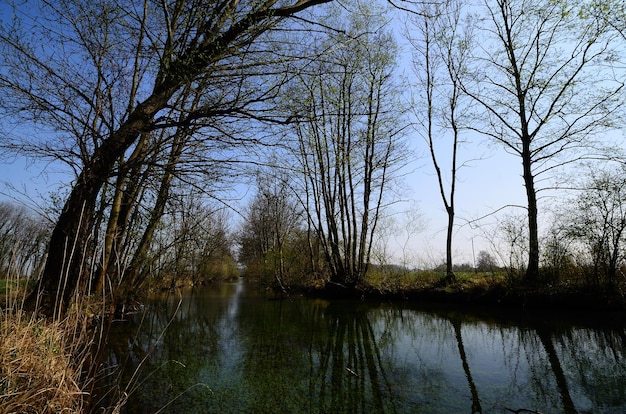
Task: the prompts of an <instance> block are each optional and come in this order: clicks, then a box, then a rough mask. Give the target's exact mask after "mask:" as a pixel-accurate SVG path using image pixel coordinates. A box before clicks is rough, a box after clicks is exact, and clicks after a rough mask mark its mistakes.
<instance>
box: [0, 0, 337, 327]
mask: <svg viewBox="0 0 626 414" xmlns="http://www.w3.org/2000/svg"><path fill="white" fill-rule="evenodd" d="M328 1H329V0H294V1H293V2H291V3H289V2H287V1H278V0H272V1H266V2H253V1H244V2H240V1H236V0H232V1H224V2H207V1H202V0H188V1H184V0H170V1H167V0H165V1H161V2H156V3H155V2H151V1H149V0H143V1H141V0H138V1H136V2H131V3H126V4H124V5H121V4H120V3H118V2H115V1H107V0H103V1H100V2H93V3H89V5H85V4H84V2H81V1H74V0H63V1H60V2H54V3H52V2H42V3H41V10H35V11H32V9H31V8H30V6H28V7H18V8H17V9H16V12H15V16H16V19H15V20H13V21H12V22H7V23H3V26H2V29H1V30H0V48H1V50H2V52H3V55H4V59H5V60H4V62H5V64H4V67H3V70H2V72H1V74H0V89H2V93H3V95H4V96H5V97H7V99H6V105H3V108H2V111H3V113H4V114H5V115H7V114H8V115H10V116H11V117H13V119H18V118H20V117H21V119H23V120H25V121H27V122H29V123H30V124H32V125H36V126H40V127H42V128H45V129H46V130H47V131H49V132H50V134H49V136H50V137H51V138H52V139H57V140H58V141H57V143H58V142H66V140H67V137H72V139H71V141H67V142H70V143H71V145H68V146H66V145H65V144H63V146H62V148H63V149H64V151H65V152H67V153H68V155H69V156H72V157H74V159H79V160H80V161H79V163H76V165H75V169H76V175H77V176H76V180H75V182H74V184H73V188H72V191H71V193H70V195H69V197H68V199H67V200H66V202H65V205H64V208H63V210H62V212H61V214H60V216H59V218H58V220H57V223H56V226H55V228H54V230H53V232H52V236H51V239H50V244H49V251H48V258H47V262H46V266H45V269H44V272H43V277H42V278H41V282H40V284H39V288H38V289H37V292H35V293H33V295H31V297H30V300H29V302H30V303H31V304H32V305H35V303H36V302H37V300H38V294H41V296H40V298H41V304H40V305H41V312H42V313H43V314H46V315H50V316H52V315H53V314H54V313H55V309H58V310H59V312H60V313H62V312H63V311H64V310H65V309H66V307H67V305H68V304H69V302H70V299H71V298H72V297H73V295H74V294H75V293H77V288H78V287H80V286H83V285H85V284H86V283H85V280H86V279H87V277H86V274H87V273H88V271H87V269H85V265H87V264H89V251H90V250H91V249H90V247H89V246H90V243H93V242H94V240H93V238H92V237H93V234H92V230H93V228H94V227H93V226H94V218H95V216H94V212H95V209H96V203H97V199H98V196H99V194H100V193H101V190H102V188H103V185H104V183H106V182H107V180H108V179H109V178H111V177H113V176H115V174H116V171H115V167H116V165H117V163H118V161H119V160H120V159H121V157H124V156H125V155H126V154H127V152H128V151H133V149H136V148H138V147H139V146H141V145H142V143H143V142H144V139H146V137H147V136H149V135H150V134H151V132H153V131H156V130H158V129H161V128H167V127H171V126H175V125H179V124H186V125H194V124H196V125H197V124H200V125H202V126H203V127H205V128H210V127H211V126H213V127H214V128H216V129H217V130H219V126H220V123H219V122H217V121H215V120H216V118H217V119H219V120H222V119H223V118H224V117H226V116H228V115H229V114H236V115H237V116H245V115H249V114H250V113H251V112H252V111H253V110H254V109H255V107H257V106H258V105H260V103H261V102H263V101H264V100H265V99H269V98H270V96H271V95H273V94H274V93H275V90H273V89H272V88H271V86H270V85H267V84H266V85H263V84H262V82H259V81H258V76H262V74H263V72H264V71H263V70H261V69H260V68H261V67H263V66H264V64H267V62H268V58H269V57H268V51H269V50H276V48H275V46H276V45H271V46H270V45H266V46H267V47H265V46H262V45H263V44H264V43H265V41H266V40H267V34H268V33H271V32H272V30H273V28H274V27H276V26H277V25H280V24H281V22H282V21H283V20H284V19H285V18H288V17H291V16H293V15H294V14H296V13H298V12H300V11H302V10H304V9H307V8H309V7H311V6H314V5H317V4H321V3H325V2H328ZM264 36H265V38H264ZM52 45H54V46H52ZM282 58H284V57H282ZM252 67H253V68H254V69H253V70H252V69H251V68H252ZM251 72H252V73H251ZM252 74H254V76H256V77H257V78H256V81H255V82H253V81H251V79H250V77H251V76H252ZM259 85H261V86H259ZM189 86H192V87H202V88H203V96H204V99H203V101H202V103H201V105H199V106H198V107H197V108H189V107H188V106H187V105H186V104H187V103H188V102H180V101H178V99H177V97H178V96H179V95H180V93H181V92H182V91H183V90H184V89H185V88H186V87H189ZM176 102H178V103H179V104H180V105H181V106H178V107H176V109H177V111H176V113H174V114H172V113H168V111H167V110H168V109H171V108H173V105H174V104H175V103H176ZM255 105H256V106H255ZM210 120H213V121H214V122H213V123H211V122H210ZM48 144H49V141H44V142H43V143H42V145H41V146H40V147H39V148H42V149H44V150H47V148H48V147H51V146H53V145H48ZM50 144H51V143H50ZM52 154H53V156H55V157H57V156H58V154H59V151H55V152H53V153H52ZM79 290H80V291H84V288H82V287H81V288H80V289H79Z"/></svg>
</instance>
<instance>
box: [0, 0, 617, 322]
mask: <svg viewBox="0 0 626 414" xmlns="http://www.w3.org/2000/svg"><path fill="white" fill-rule="evenodd" d="M401 3H402V4H399V5H395V6H396V7H392V6H391V5H390V3H385V2H380V3H372V4H370V3H365V2H358V1H348V0H346V1H330V0H293V1H292V2H289V1H277V0H272V1H266V2H254V1H244V2H240V1H222V2H206V1H202V0H169V1H168V0H162V1H153V0H143V1H134V2H129V3H125V4H119V3H117V2H116V1H111V0H99V1H97V2H92V3H90V4H89V5H87V6H86V5H84V4H83V2H81V1H75V0H63V1H59V2H54V3H49V2H28V3H26V4H24V5H14V6H10V7H9V6H7V7H6V8H5V11H6V12H7V13H12V19H6V20H3V21H2V27H1V29H0V50H1V51H2V54H3V63H2V66H1V67H0V89H1V90H2V93H3V96H4V99H3V101H2V104H1V105H0V111H1V112H2V119H3V125H2V128H3V130H4V132H5V133H4V134H3V136H2V138H1V139H0V145H1V147H2V148H3V153H4V154H7V155H10V156H15V155H20V156H27V157H32V158H34V159H39V160H47V161H54V162H56V163H64V164H65V166H66V167H67V170H68V171H71V172H72V173H73V174H74V175H73V177H72V180H71V183H70V190H69V193H68V195H67V197H66V199H65V200H64V202H63V203H62V207H61V208H60V209H59V210H58V212H57V213H58V216H57V217H55V220H56V222H55V223H54V225H53V226H52V227H51V229H50V232H49V239H48V242H47V244H45V245H44V244H42V242H41V237H42V234H46V233H45V232H44V229H43V228H42V229H39V228H37V229H36V230H33V231H34V232H35V233H33V236H32V239H31V240H29V237H31V236H28V234H30V233H28V232H24V231H23V230H24V229H26V227H24V229H21V228H18V227H15V226H12V225H11V224H10V223H13V222H14V221H15V220H18V221H20V222H22V223H34V224H33V225H34V226H36V223H37V220H35V219H33V218H26V216H23V215H22V213H20V212H19V209H17V210H14V212H13V213H10V214H13V215H12V216H10V219H7V220H6V221H5V224H4V225H2V227H0V229H3V230H4V229H7V230H6V231H5V233H6V236H3V237H5V239H3V244H2V246H3V247H2V250H0V254H1V256H0V263H1V264H2V266H3V269H0V271H1V272H3V274H4V275H9V273H10V272H11V270H10V269H11V266H8V265H7V264H9V263H18V264H19V265H18V266H17V267H16V269H17V270H14V271H13V273H17V275H15V276H20V277H21V276H28V277H33V278H37V280H38V281H39V282H38V284H37V286H36V288H35V289H33V293H32V294H31V295H30V296H29V298H28V300H27V303H28V304H29V305H30V306H31V307H33V308H34V307H38V308H39V309H40V310H41V312H42V313H43V314H45V315H48V316H54V315H59V314H63V312H65V310H66V309H67V308H68V307H69V306H70V305H71V304H72V301H74V300H76V299H77V298H82V297H86V296H90V295H93V296H97V297H100V298H102V299H103V300H104V301H105V302H106V303H107V304H109V308H110V309H111V310H113V309H114V308H115V307H117V306H119V305H121V304H124V303H127V302H128V301H130V300H133V299H135V297H136V296H137V295H138V294H139V293H140V292H141V291H142V287H145V286H146V283H147V282H150V281H155V280H160V281H163V280H166V281H167V282H166V283H163V282H161V284H165V285H168V286H175V285H177V284H178V283H179V282H180V280H182V279H184V280H186V281H187V282H189V283H202V282H203V281H208V280H212V279H214V278H216V277H219V278H229V277H233V276H235V275H237V274H238V268H237V266H238V265H239V266H243V267H244V269H245V271H246V272H247V274H248V275H249V276H254V275H256V276H261V277H262V278H265V279H266V280H271V281H272V283H276V285H277V286H278V287H280V288H282V289H286V287H287V286H288V285H289V284H294V283H311V281H314V282H315V283H318V284H324V283H328V284H331V285H333V286H343V287H347V288H352V287H355V286H357V285H358V284H359V283H361V282H363V281H364V279H365V277H366V275H367V274H368V272H371V271H372V266H373V265H376V269H375V270H376V271H381V269H388V268H389V267H384V266H382V265H384V264H386V263H382V262H381V260H380V256H381V255H380V254H377V257H378V259H379V260H378V262H377V263H374V261H373V253H374V252H373V249H375V246H376V244H377V241H378V239H379V238H380V237H381V234H382V233H383V232H384V231H386V230H387V229H386V228H385V226H387V224H386V223H387V221H386V220H387V219H388V217H389V215H391V214H392V212H393V210H392V209H391V207H392V206H393V204H394V203H396V202H398V201H400V200H402V198H403V195H402V194H401V193H400V191H399V189H400V187H399V186H398V185H399V183H400V182H401V179H402V175H403V174H404V172H403V168H404V167H405V165H406V163H407V162H408V161H410V160H411V159H412V158H414V157H415V155H412V154H411V151H410V150H409V148H410V146H409V145H408V143H409V142H410V141H409V140H410V139H413V137H421V138H423V142H424V145H425V148H427V149H426V152H427V153H428V154H429V158H430V160H431V161H432V165H433V166H434V171H435V173H436V179H437V181H438V186H439V190H440V193H441V196H442V201H443V203H442V208H444V209H445V211H446V212H447V214H448V222H447V227H448V231H447V243H446V246H445V249H446V252H447V253H446V266H445V281H446V282H447V283H450V282H453V281H454V279H455V275H454V269H455V266H454V263H453V254H452V252H453V240H452V239H453V235H454V229H455V226H457V224H456V222H455V211H456V210H455V208H456V204H455V191H456V189H457V188H458V186H459V185H465V186H479V185H480V183H470V182H462V181H459V178H458V177H459V176H462V173H463V170H462V169H463V168H464V167H466V166H467V165H471V164H476V163H479V162H480V160H478V159H474V160H472V159H471V156H468V157H469V158H468V157H465V156H464V154H465V153H464V151H466V150H468V149H471V147H472V146H477V145H479V144H480V145H482V144H483V143H484V140H485V139H488V140H490V141H491V142H493V143H495V144H496V145H499V146H500V148H502V150H504V151H507V152H508V153H510V154H513V155H515V156H517V157H518V158H519V161H520V162H519V165H515V166H512V168H517V169H519V170H520V172H521V175H522V177H523V182H524V187H525V190H526V195H527V205H526V206H525V213H524V217H523V219H522V218H521V217H517V216H508V217H505V218H504V219H502V220H501V225H500V226H499V227H498V228H497V229H496V230H495V231H496V233H488V231H487V230H484V231H483V234H482V235H481V236H483V237H485V238H486V239H488V240H489V241H490V242H491V243H492V245H493V251H491V252H483V254H482V259H484V260H483V261H484V263H488V264H489V266H490V268H493V266H491V265H492V264H493V262H495V261H496V258H497V261H498V262H499V267H502V268H504V269H505V270H507V274H509V275H510V276H511V279H512V280H523V281H525V282H532V283H537V284H539V285H541V284H548V283H554V282H555V281H558V280H560V279H567V278H573V277H574V276H580V277H579V278H580V279H581V280H584V281H585V283H590V284H595V285H599V284H605V283H607V284H609V285H612V286H615V285H617V284H620V283H622V282H624V281H623V280H622V279H623V273H622V270H621V269H622V267H623V265H624V255H625V254H626V249H625V248H624V246H623V243H624V234H623V233H624V228H626V224H625V223H626V215H625V214H624V213H625V212H624V210H623V207H622V206H623V203H624V193H623V189H622V187H623V185H622V184H623V182H624V177H625V175H624V169H623V165H624V157H623V148H622V147H621V146H620V145H619V140H616V139H615V137H616V136H617V134H619V133H620V131H621V129H622V128H623V115H624V114H623V100H624V91H623V84H624V73H623V72H624V70H623V69H624V65H623V63H624V59H623V58H624V56H623V50H624V42H625V33H626V29H625V25H626V23H625V22H626V18H625V16H626V11H625V10H624V8H623V5H621V3H620V2H614V1H606V2H604V1H589V2H583V3H580V2H575V3H574V2H569V1H565V0H562V1H541V2H536V1H532V2H531V1H524V0H516V1H513V0H485V1H484V2H479V3H477V4H473V3H472V4H470V3H469V2H464V1H461V0H448V1H445V2H438V3H430V2H418V1H416V2H401ZM398 21H401V22H402V25H403V27H404V29H405V30H404V32H405V36H404V37H401V35H400V33H399V32H398V31H397V30H394V27H397V22H398ZM403 39H404V40H406V41H408V45H407V46H408V49H409V51H410V55H411V56H410V58H409V60H410V61H411V62H412V64H413V72H411V73H404V77H403V76H402V75H403V71H404V68H406V67H407V65H406V60H407V58H406V53H405V54H402V49H401V48H400V47H399V44H400V43H403V42H404V40H403ZM405 49H406V48H405ZM403 56H404V57H405V59H404V60H403V59H402V57H403ZM401 62H402V65H400V63H401ZM616 145H617V146H616ZM468 153H469V152H468ZM424 168H426V167H424ZM566 170H567V171H569V172H571V171H575V172H576V174H577V176H578V177H582V178H580V179H579V180H578V181H577V182H575V183H574V182H572V179H571V178H570V179H568V180H566V182H567V185H566V186H563V185H562V184H561V183H560V182H559V181H558V180H557V178H561V177H562V176H560V175H558V174H561V173H562V172H563V171H566ZM557 173H558V174H557ZM250 182H253V183H254V184H253V188H254V190H253V191H252V193H253V194H252V196H251V197H250V200H249V203H248V206H247V208H245V209H244V210H243V211H239V212H237V213H234V212H233V211H232V207H233V206H234V205H236V203H237V201H238V200H237V199H236V198H237V196H236V195H235V191H234V189H235V188H237V186H240V185H242V184H244V183H250ZM557 186H558V187H559V189H560V191H561V193H559V194H560V197H561V200H567V201H566V202H563V203H560V204H559V206H554V205H553V206H551V208H552V210H551V211H558V213H557V214H555V217H557V218H558V219H559V220H556V219H554V220H551V219H549V217H548V216H547V214H544V212H543V211H542V210H541V209H542V208H544V207H546V206H544V204H542V203H541V202H540V201H541V193H542V192H543V191H548V190H551V189H554V188H555V187H557ZM565 187H568V189H569V191H565ZM4 207H5V206H4V205H3V208H4ZM6 209H7V211H10V210H11V209H12V207H10V206H9V205H6ZM239 213H240V214H241V220H239V219H236V217H237V214H239ZM540 219H541V220H540ZM237 222H241V223H242V224H240V225H237V228H235V227H234V225H233V224H232V223H237ZM6 223H9V224H6ZM524 223H525V224H524ZM551 223H553V225H551ZM543 228H545V230H544V231H543V233H542V232H541V231H540V229H541V230H543ZM12 238H15V240H18V241H19V242H20V243H26V244H27V245H28V246H27V247H25V250H19V251H17V250H16V249H14V248H13V249H11V248H8V247H4V246H11V247H15V246H18V244H17V243H15V242H9V244H6V243H4V240H13V239H12ZM35 240H36V241H35ZM11 243H12V244H11ZM44 246H45V249H44ZM44 250H46V253H45V254H43V251H44ZM11 252H14V254H15V255H17V256H11V254H12V253H11ZM479 258H480V255H479ZM235 259H236V260H235ZM485 266H487V265H485ZM474 267H476V266H474ZM457 268H458V267H457ZM403 271H404V270H403ZM9 276H10V275H9Z"/></svg>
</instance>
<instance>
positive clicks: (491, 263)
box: [476, 250, 498, 272]
mask: <svg viewBox="0 0 626 414" xmlns="http://www.w3.org/2000/svg"><path fill="white" fill-rule="evenodd" d="M496 267H498V261H497V260H496V258H495V257H494V256H493V255H492V254H491V253H489V252H488V251H486V250H481V251H479V252H478V256H477V257H476V270H478V271H480V272H492V271H493V270H494V269H495V268H496Z"/></svg>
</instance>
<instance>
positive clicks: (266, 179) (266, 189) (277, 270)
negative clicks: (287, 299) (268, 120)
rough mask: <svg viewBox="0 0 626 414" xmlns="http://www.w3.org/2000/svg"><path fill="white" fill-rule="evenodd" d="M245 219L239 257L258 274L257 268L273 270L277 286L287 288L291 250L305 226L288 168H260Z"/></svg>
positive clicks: (251, 271)
mask: <svg viewBox="0 0 626 414" xmlns="http://www.w3.org/2000/svg"><path fill="white" fill-rule="evenodd" d="M244 219H245V222H244V223H243V225H242V229H241V231H240V234H239V245H240V250H239V260H240V261H241V262H242V263H243V264H244V265H246V266H248V270H249V271H250V273H254V267H256V268H257V270H259V269H261V272H257V273H262V272H263V270H269V271H270V272H271V274H272V275H271V276H272V278H273V281H274V282H275V283H276V285H278V287H280V289H282V290H286V288H287V286H286V280H287V279H288V276H290V266H289V263H288V259H287V251H288V250H293V249H294V248H295V246H296V245H297V241H298V238H299V236H300V235H301V234H302V228H303V227H304V212H303V209H302V206H301V205H300V204H299V202H298V201H297V198H296V195H295V194H294V193H293V190H292V188H291V179H290V176H289V174H287V173H286V171H281V170H280V169H278V168H267V169H266V170H264V171H259V174H258V176H257V193H256V195H255V197H254V198H253V199H252V201H251V202H250V205H249V206H248V209H247V212H246V214H245V217H244ZM298 254H302V252H298ZM256 276H262V275H256Z"/></svg>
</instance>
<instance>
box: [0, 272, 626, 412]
mask: <svg viewBox="0 0 626 414" xmlns="http://www.w3.org/2000/svg"><path fill="white" fill-rule="evenodd" d="M244 277H245V278H246V279H247V280H248V281H249V283H253V284H256V285H257V286H259V287H261V288H265V289H268V290H273V291H274V292H275V293H276V294H277V295H278V296H279V297H285V296H290V295H306V296H314V297H320V298H326V299H337V300H340V299H356V300H382V301H388V302H397V303H400V302H401V303H407V302H413V303H424V304H445V305H450V306H467V307H469V308H471V307H479V306H480V307H482V306H489V307H492V308H493V309H498V308H501V309H502V308H508V309H512V308H516V309H518V310H519V309H521V310H531V309H532V310H538V309H554V310H557V309H558V310H569V309H571V310H576V311H586V312H589V313H593V312H602V311H623V310H625V309H626V300H625V298H624V294H623V292H624V286H621V285H620V286H612V287H610V288H609V287H600V286H599V287H597V288H590V287H589V286H585V285H584V284H582V283H572V282H569V281H566V282H563V281H561V282H559V283H556V284H554V285H545V284H544V285H542V286H531V285H528V284H522V283H521V282H518V283H515V282H512V281H511V280H509V279H508V278H507V277H506V274H504V273H497V272H491V273H486V272H460V273H457V275H456V280H455V282H453V283H449V284H444V283H442V280H443V277H442V275H441V274H440V273H438V272H422V273H405V274H395V275H394V274H383V273H373V274H372V276H371V277H369V278H366V279H365V280H363V281H361V282H360V283H358V284H357V285H355V286H353V287H350V288H348V287H346V286H343V285H338V284H332V283H328V282H324V281H322V280H314V281H308V282H305V283H292V284H289V285H285V284H278V283H275V282H272V281H271V280H268V279H267V278H263V277H253V276H252V275H244ZM233 280H234V279H233V277H232V275H231V277H229V278H225V279H224V280H208V281H206V283H203V282H201V281H200V282H198V281H197V280H191V279H190V280H185V279H183V280H179V281H178V282H177V283H175V284H173V283H172V281H171V280H166V281H164V283H155V284H153V285H152V286H151V287H150V290H152V291H159V290H161V291H162V290H176V289H184V288H193V287H194V286H201V285H204V284H214V283H223V282H228V281H231V282H232V281H233ZM165 282H166V283H165ZM0 287H2V288H3V289H4V292H3V293H4V294H3V297H4V301H5V303H4V304H3V305H4V306H3V310H2V313H1V315H0V333H1V338H0V367H1V368H0V370H1V374H2V380H1V382H0V407H1V408H0V414H4V413H12V412H33V413H35V412H36V413H57V412H64V413H65V412H67V413H83V412H95V411H97V412H107V413H108V412H111V413H116V412H119V409H120V408H121V406H122V405H123V397H124V394H123V392H122V393H121V394H120V395H119V398H118V400H117V401H116V402H114V406H111V407H100V406H98V403H97V402H96V401H91V400H90V397H91V396H92V395H91V393H92V391H93V385H94V378H95V377H96V375H98V374H101V373H97V372H95V371H96V370H97V367H95V366H94V365H97V364H94V361H96V360H97V358H95V356H94V352H97V347H98V345H99V344H100V342H99V340H100V339H101V338H100V339H99V335H100V333H101V332H102V325H98V324H97V323H94V320H100V321H102V320H104V317H105V315H104V312H105V310H104V308H102V309H100V310H99V309H98V308H97V305H95V304H93V303H91V304H90V303H89V301H77V302H76V306H75V307H73V308H72V309H71V311H70V312H68V314H67V315H65V316H64V317H63V319H60V320H49V319H45V318H39V317H37V316H35V314H32V313H30V314H29V313H27V312H25V311H23V310H22V309H21V306H20V305H21V303H22V301H23V297H24V296H25V294H26V291H27V290H28V285H27V284H26V283H18V282H11V281H6V282H4V283H3V284H2V285H1V286H0ZM94 350H95V351H94ZM120 389H122V388H120ZM109 401H111V400H110V399H109Z"/></svg>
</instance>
